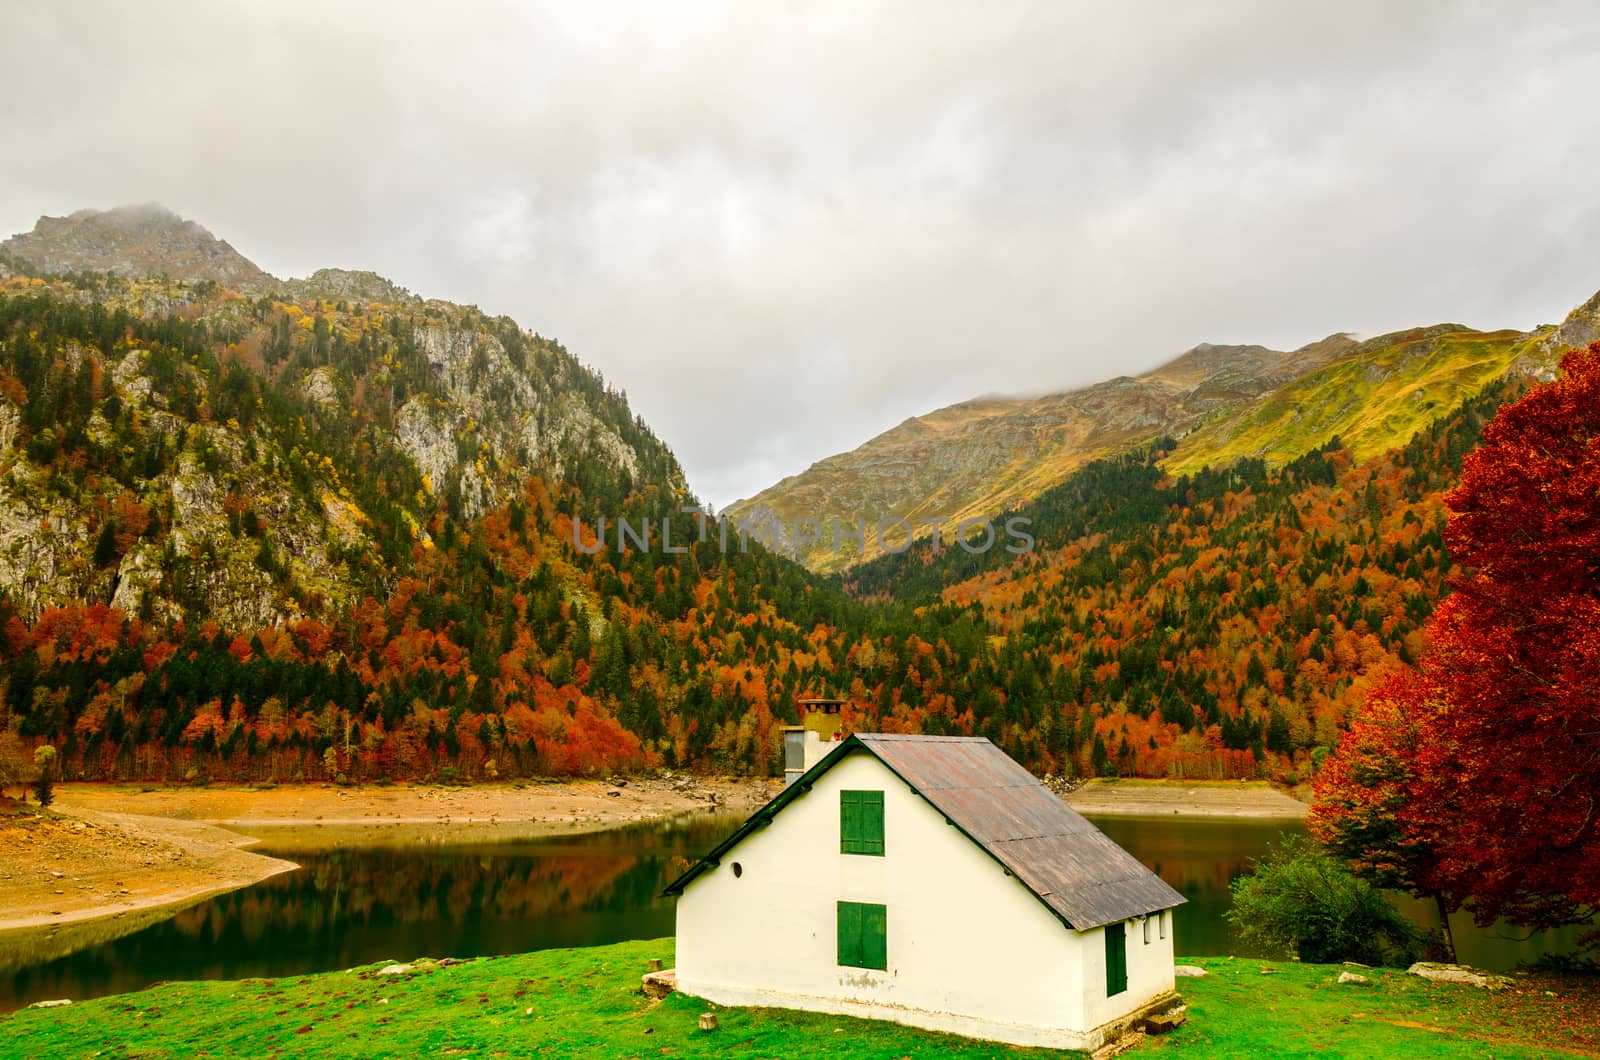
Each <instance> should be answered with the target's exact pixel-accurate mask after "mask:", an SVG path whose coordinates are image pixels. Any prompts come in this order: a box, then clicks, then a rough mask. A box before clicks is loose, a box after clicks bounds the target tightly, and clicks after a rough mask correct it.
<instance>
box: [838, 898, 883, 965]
mask: <svg viewBox="0 0 1600 1060" xmlns="http://www.w3.org/2000/svg"><path fill="white" fill-rule="evenodd" d="M838 906H839V912H838V916H839V964H840V965H842V966H845V967H849V968H876V969H878V970H879V971H887V970H888V968H889V911H888V909H887V908H886V907H885V906H881V905H874V904H872V903H870V902H840V903H838Z"/></svg>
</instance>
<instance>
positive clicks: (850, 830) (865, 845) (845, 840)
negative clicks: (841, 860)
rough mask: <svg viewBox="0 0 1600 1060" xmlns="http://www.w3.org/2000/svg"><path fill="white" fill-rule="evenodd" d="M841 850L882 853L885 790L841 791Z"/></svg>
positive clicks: (845, 852)
mask: <svg viewBox="0 0 1600 1060" xmlns="http://www.w3.org/2000/svg"><path fill="white" fill-rule="evenodd" d="M839 851H840V852H841V853H844V854H874V855H877V856H878V857H882V856H883V792H881V791H841V792H839Z"/></svg>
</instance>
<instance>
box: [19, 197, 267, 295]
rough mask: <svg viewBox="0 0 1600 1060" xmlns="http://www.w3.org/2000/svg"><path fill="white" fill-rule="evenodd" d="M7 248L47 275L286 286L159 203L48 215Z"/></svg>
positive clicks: (250, 290) (248, 287)
mask: <svg viewBox="0 0 1600 1060" xmlns="http://www.w3.org/2000/svg"><path fill="white" fill-rule="evenodd" d="M0 250H4V251H5V252H7V253H9V254H10V255H12V256H14V257H16V258H19V259H21V260H23V261H26V262H28V263H29V264H30V265H32V266H33V267H34V268H37V269H39V270H41V271H43V272H76V271H89V272H112V273H116V274H118V275H122V276H159V275H167V276H170V277H172V278H173V279H175V280H183V281H185V282H189V283H198V282H201V281H204V280H211V281H213V282H215V283H217V284H219V285H221V286H223V287H228V288H232V289H233V290H236V291H240V292H243V293H245V294H252V295H254V294H265V293H267V292H268V291H271V290H273V289H274V288H276V287H278V286H279V283H278V281H277V280H276V279H274V278H273V277H272V276H270V275H268V274H267V273H265V272H263V271H262V270H261V269H260V268H258V267H257V266H256V264H255V263H254V262H252V261H250V260H249V259H248V258H246V257H245V256H244V255H242V254H240V253H239V252H238V251H237V250H234V249H233V247H232V246H230V245H229V244H228V243H227V242H225V241H224V240H220V239H218V238H217V237H216V236H214V235H212V234H211V232H210V231H208V230H207V229H206V228H205V227H204V226H202V225H200V224H198V223H196V222H194V221H190V220H186V219H184V218H182V217H180V216H178V215H177V214H176V213H174V212H172V211H171V210H169V209H167V208H166V207H165V206H162V205H160V204H159V203H144V204H140V205H135V206H118V207H116V208H114V209H110V210H78V211H76V212H75V213H71V214H68V215H67V216H66V217H41V218H39V221H38V223H37V224H35V225H34V226H33V231H31V232H25V233H22V234H20V235H16V236H13V237H12V238H10V239H8V240H6V241H5V242H4V243H3V244H0Z"/></svg>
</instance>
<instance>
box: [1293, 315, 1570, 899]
mask: <svg viewBox="0 0 1600 1060" xmlns="http://www.w3.org/2000/svg"><path fill="white" fill-rule="evenodd" d="M1447 502H1448V504H1449V506H1450V509H1451V511H1452V513H1453V514H1452V518H1451V521H1450V525H1449V527H1448V530H1447V538H1446V539H1447V543H1448V544H1449V547H1450V549H1451V552H1452V554H1453V557H1454V559H1455V561H1456V562H1457V564H1459V566H1460V568H1461V573H1459V574H1458V575H1457V576H1456V577H1455V578H1454V579H1453V585H1454V589H1455V592H1454V594H1453V595H1451V596H1450V597H1449V598H1448V599H1447V600H1445V601H1444V603H1442V604H1441V605H1440V606H1439V609H1438V611H1437V612H1436V613H1435V615H1434V617H1433V620H1432V622H1431V623H1430V626H1429V632H1430V634H1431V636H1432V651H1431V653H1430V654H1429V655H1428V657H1427V658H1425V659H1424V660H1423V664H1422V675H1421V676H1420V677H1418V678H1416V679H1415V683H1414V684H1413V686H1412V693H1411V694H1409V698H1407V699H1406V701H1405V705H1406V706H1407V708H1408V709H1409V710H1410V711H1411V712H1412V716H1413V717H1414V720H1415V725H1416V733H1415V740H1414V741H1410V742H1409V743H1408V744H1407V745H1406V746H1405V749H1404V750H1403V752H1402V753H1403V754H1404V755H1405V756H1409V757H1408V760H1407V761H1406V768H1405V770H1404V771H1403V776H1402V777H1401V778H1400V779H1393V780H1391V779H1382V778H1381V777H1380V778H1379V782H1378V783H1376V784H1373V785H1368V787H1369V788H1370V790H1369V791H1367V792H1366V793H1365V794H1363V795H1360V797H1359V798H1357V799H1355V800H1353V801H1354V805H1355V806H1360V805H1363V804H1364V805H1365V806H1366V808H1367V809H1371V808H1372V807H1374V806H1376V805H1379V804H1384V805H1387V804H1388V803H1389V802H1390V801H1391V799H1392V790H1391V789H1390V788H1389V787H1387V785H1388V784H1390V783H1391V782H1392V783H1397V784H1399V785H1401V786H1402V787H1403V788H1404V791H1405V798H1404V800H1403V801H1404V803H1405V805H1404V807H1403V809H1401V810H1400V812H1399V816H1400V825H1401V828H1402V830H1403V835H1404V838H1405V840H1406V841H1407V842H1408V843H1409V844H1411V846H1410V849H1411V850H1413V851H1414V852H1415V851H1418V850H1421V851H1425V852H1426V854H1427V858H1426V863H1425V864H1424V865H1423V870H1424V871H1423V873H1422V877H1423V879H1424V880H1425V883H1426V885H1428V886H1430V887H1432V888H1433V889H1435V890H1438V891H1443V892H1445V893H1447V894H1453V895H1459V896H1462V897H1464V898H1466V899H1467V900H1468V903H1469V905H1470V907H1471V908H1472V911H1473V913H1474V916H1475V917H1476V918H1477V919H1478V921H1479V922H1480V923H1488V922H1490V921H1492V920H1494V919H1495V918H1497V917H1505V918H1507V919H1510V920H1512V921H1515V922H1518V923H1522V924H1528V925H1533V926H1554V925H1557V924H1564V923H1581V922H1584V921H1586V920H1589V919H1590V918H1592V917H1593V916H1594V914H1595V912H1596V910H1597V909H1600V343H1596V344H1595V345H1592V346H1590V347H1589V348H1588V349H1587V350H1574V351H1572V352H1570V353H1568V354H1567V355H1566V357H1564V358H1563V359H1562V375H1561V377H1560V378H1559V379H1558V380H1557V381H1555V382H1554V383H1551V384H1549V385H1547V386H1543V387H1540V388H1538V389H1536V390H1534V391H1532V392H1530V393H1529V394H1528V395H1527V396H1526V397H1524V398H1523V399H1522V400H1520V401H1518V402H1516V403H1515V404H1512V405H1508V406H1506V407H1505V408H1503V409H1501V410H1500V412H1499V414H1498V415H1497V416H1496V417H1495V419H1494V421H1493V422H1492V423H1490V424H1489V426H1488V428H1487V429H1486V430H1485V431H1484V438H1483V444H1482V446H1481V447H1480V448H1479V449H1478V450H1477V451H1475V452H1474V453H1472V454H1470V455H1469V456H1468V457H1467V459H1466V462H1465V464H1464V465H1463V468H1462V479H1461V485H1460V486H1459V487H1458V488H1456V489H1455V490H1454V491H1453V492H1452V493H1451V494H1450V495H1449V496H1448V497H1447ZM1384 709H1385V701H1384V699H1383V697H1382V696H1375V697H1373V701H1372V702H1370V703H1369V711H1372V710H1375V711H1376V712H1377V714H1376V715H1375V717H1373V718H1369V720H1368V723H1367V724H1368V725H1369V726H1372V725H1380V724H1382V720H1381V718H1382V712H1383V710H1384ZM1361 746H1362V740H1361V738H1360V737H1358V736H1355V734H1353V739H1352V740H1350V741H1347V742H1346V744H1345V745H1341V751H1340V759H1341V764H1339V765H1337V766H1335V767H1334V771H1335V775H1334V777H1333V778H1332V779H1330V780H1328V781H1325V782H1324V786H1325V787H1326V788H1327V790H1329V791H1330V793H1331V792H1332V791H1333V790H1334V789H1336V788H1338V787H1341V786H1343V787H1349V786H1350V785H1348V784H1346V785H1339V784H1338V783H1337V781H1338V780H1339V778H1340V776H1341V774H1340V773H1339V772H1338V771H1340V770H1342V771H1344V772H1343V774H1342V776H1343V777H1344V778H1345V779H1346V780H1351V779H1353V776H1354V774H1353V772H1352V771H1355V770H1357V769H1358V768H1359V762H1360V759H1361V755H1360V754H1359V751H1360V748H1361ZM1355 786H1356V787H1359V786H1360V785H1355ZM1363 800H1365V802H1364V803H1363ZM1351 801H1352V800H1348V799H1347V800H1346V802H1347V803H1350V802H1351ZM1327 807H1328V808H1327V809H1325V810H1324V811H1322V812H1323V813H1324V814H1325V815H1327V814H1331V815H1332V819H1335V820H1337V819H1339V817H1340V815H1341V814H1343V815H1344V818H1345V819H1346V820H1348V819H1349V817H1350V815H1351V814H1352V813H1356V812H1358V811H1357V810H1356V809H1355V808H1353V806H1352V805H1345V806H1343V807H1341V806H1340V804H1339V801H1338V800H1336V799H1329V800H1327Z"/></svg>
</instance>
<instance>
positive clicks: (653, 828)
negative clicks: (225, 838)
mask: <svg viewBox="0 0 1600 1060" xmlns="http://www.w3.org/2000/svg"><path fill="white" fill-rule="evenodd" d="M739 822H740V818H737V817H731V816H727V815H710V814H706V815H700V816H697V817H694V818H689V819H678V820H676V821H672V822H662V823H656V824H652V825H646V826H640V827H634V828H627V829H618V830H615V831H610V832H604V833H599V834H595V835H587V836H573V837H566V838H554V839H538V840H513V841H502V842H497V843H492V844H474V845H471V846H428V847H426V848H422V849H419V848H417V847H414V846H410V847H399V848H389V847H377V848H374V847H338V848H334V849H328V850H316V849H314V848H307V846H305V845H304V843H303V841H297V842H296V843H295V844H294V849H293V850H292V851H286V852H285V853H284V856H285V857H289V858H291V859H292V860H294V861H296V862H298V863H299V864H300V865H301V868H300V869H299V870H298V871H295V872H289V873H284V874H282V875H279V876H274V877H272V878H271V879H268V880H264V881H262V882H261V883H258V884H256V885H254V886H252V887H247V888H244V889H243V890H238V891H233V892H230V893H228V894H224V895H219V896H217V897H215V898H211V899H208V900H206V901H204V902H200V903H198V904H196V905H194V906H191V907H189V908H187V909H183V910H180V911H179V912H178V913H177V914H176V915H174V916H172V917H170V918H168V919H165V920H162V921H160V922H159V923H156V924H153V925H151V926H149V927H145V928H143V929H141V930H138V931H135V932H133V933H131V934H128V935H126V936H124V937H122V938H117V939H114V940H112V941H109V942H104V943H100V944H97V945H91V946H89V947H87V948H85V949H82V950H80V951H78V952H75V953H71V954H69V955H67V956H63V957H57V958H55V959H52V960H47V961H45V962H42V963H37V964H32V965H30V966H24V967H21V968H19V969H18V970H15V971H13V972H11V973H10V974H9V975H5V974H3V973H0V1010H5V1011H9V1010H11V1009H14V1008H16V1007H18V1006H20V1005H26V1004H29V1003H31V1002H33V1001H37V1000H41V999H45V998H57V997H72V998H85V997H97V996H102V995H105V994H117V993H123V992H126V991H129V990H138V989H141V988H143V987H145V986H149V985H151V984H153V983H156V982H162V981H167V980H179V979H236V978H241V977H245V976H267V977H270V976H281V975H288V974H303V973H305V972H310V971H326V970H330V969H339V968H348V967H350V966H352V965H356V964H366V963H370V962H372V961H378V960H384V959H388V958H393V959H395V960H408V959H410V958H413V957H420V956H430V957H445V956H451V957H470V956H477V955H488V954H499V953H521V952H526V951H528V950H537V949H547V948H550V947H557V946H591V945H597V944H600V943H605V942H620V941H622V940H625V939H639V938H660V937H662V936H666V935H671V934H672V932H673V912H672V903H671V901H670V900H665V899H662V898H660V897H658V895H659V894H660V891H661V888H662V887H663V886H664V885H665V884H666V883H667V882H669V880H670V879H672V878H673V877H675V876H676V875H677V873H678V872H679V871H681V869H682V867H683V861H682V860H680V859H684V858H692V857H696V856H698V855H699V854H700V853H703V852H704V851H705V850H707V849H709V848H710V847H711V846H713V845H714V844H715V843H716V842H717V841H718V840H720V839H721V838H722V837H724V836H726V835H727V834H728V833H729V832H731V831H732V830H733V829H734V828H736V827H737V826H738V824H739ZM270 843H271V840H270V837H268V838H267V839H266V841H265V843H264V845H263V846H262V847H261V848H260V849H261V850H262V852H263V853H272V852H273V848H272V847H271V845H270Z"/></svg>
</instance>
